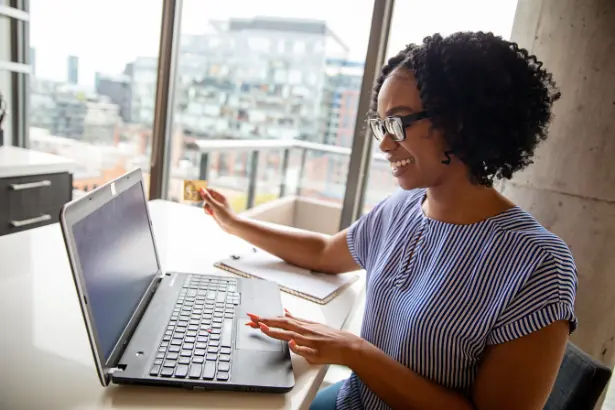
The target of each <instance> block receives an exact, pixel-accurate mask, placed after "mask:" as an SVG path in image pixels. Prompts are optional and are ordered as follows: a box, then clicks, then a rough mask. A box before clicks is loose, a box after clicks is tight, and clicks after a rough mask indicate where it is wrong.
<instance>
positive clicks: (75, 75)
mask: <svg viewBox="0 0 615 410" xmlns="http://www.w3.org/2000/svg"><path fill="white" fill-rule="evenodd" d="M66 69H67V74H66V79H67V81H68V83H69V84H79V57H77V56H68V58H67V59H66Z"/></svg>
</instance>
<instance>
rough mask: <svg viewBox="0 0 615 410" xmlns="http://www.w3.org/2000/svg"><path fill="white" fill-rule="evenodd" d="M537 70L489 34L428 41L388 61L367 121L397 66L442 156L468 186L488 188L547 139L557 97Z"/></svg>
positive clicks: (512, 45) (534, 61)
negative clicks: (443, 149) (460, 170)
mask: <svg viewBox="0 0 615 410" xmlns="http://www.w3.org/2000/svg"><path fill="white" fill-rule="evenodd" d="M542 65H543V64H542V62H540V61H538V59H537V58H536V57H535V56H533V55H530V54H529V53H528V52H527V50H525V49H523V48H520V47H519V46H518V45H517V44H516V43H512V42H509V41H506V40H503V39H502V38H501V37H498V36H495V35H493V34H492V33H483V32H476V33H471V32H460V33H455V34H452V35H450V36H448V37H442V36H441V35H440V34H435V35H433V36H430V37H426V38H425V39H424V40H423V44H421V45H415V44H410V45H408V46H407V47H406V48H405V49H404V50H402V51H401V52H399V53H398V54H397V55H396V56H394V57H392V58H391V59H389V60H388V62H387V63H386V64H385V65H384V67H383V68H382V71H381V74H380V76H379V77H378V79H377V81H376V85H375V88H374V93H373V98H372V104H371V114H375V112H376V110H377V101H378V92H379V91H380V88H381V87H382V84H383V82H384V81H385V79H386V78H387V76H388V75H389V74H391V72H393V71H394V70H395V69H397V68H399V67H405V68H407V69H409V70H410V71H411V72H413V74H414V76H415V78H416V81H417V84H418V89H419V92H420V97H421V100H422V103H423V107H424V109H426V110H428V111H429V112H430V113H431V121H432V123H433V127H434V128H436V129H439V130H442V132H443V135H444V139H445V141H446V144H447V145H448V147H449V150H450V151H448V152H450V153H452V154H454V155H455V156H457V157H458V158H459V159H460V160H461V161H462V162H463V163H464V164H465V165H466V166H467V167H468V170H469V174H470V179H471V180H472V182H474V183H478V184H481V185H485V186H492V185H493V182H494V180H496V179H502V178H506V179H510V178H511V177H512V175H513V173H515V172H516V171H518V170H521V169H523V168H525V167H526V166H527V165H529V164H531V163H532V156H533V155H534V151H535V149H536V146H537V145H538V144H539V143H540V142H541V141H543V140H544V139H546V137H547V128H548V125H549V122H550V121H551V118H552V114H551V106H552V104H553V102H554V101H556V100H557V99H559V97H560V92H559V91H558V89H557V87H556V85H555V82H554V80H553V76H552V75H551V74H550V73H548V72H547V71H546V70H545V69H544V68H543V67H542Z"/></svg>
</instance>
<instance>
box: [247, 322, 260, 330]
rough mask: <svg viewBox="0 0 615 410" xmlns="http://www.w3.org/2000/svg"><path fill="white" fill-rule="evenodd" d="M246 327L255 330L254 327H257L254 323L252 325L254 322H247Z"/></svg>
mask: <svg viewBox="0 0 615 410" xmlns="http://www.w3.org/2000/svg"><path fill="white" fill-rule="evenodd" d="M246 326H250V327H253V328H255V329H256V327H257V326H258V325H257V324H256V323H254V322H247V323H246Z"/></svg>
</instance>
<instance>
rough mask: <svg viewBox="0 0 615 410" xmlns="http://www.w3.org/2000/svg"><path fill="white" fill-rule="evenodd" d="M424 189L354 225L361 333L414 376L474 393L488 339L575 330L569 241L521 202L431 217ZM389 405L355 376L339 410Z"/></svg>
mask: <svg viewBox="0 0 615 410" xmlns="http://www.w3.org/2000/svg"><path fill="white" fill-rule="evenodd" d="M425 192H426V191H425V190H415V191H399V192H397V193H395V194H394V195H392V196H391V197H389V198H388V199H387V200H385V201H383V202H382V203H380V204H379V205H378V206H377V207H376V208H374V209H373V210H372V211H371V212H370V213H368V214H367V215H365V216H364V217H363V218H361V219H360V220H359V221H357V222H356V223H355V224H354V225H353V226H352V227H351V228H350V229H349V231H348V246H349V248H350V252H351V254H352V255H353V257H354V258H355V260H356V261H357V263H359V265H361V266H362V267H363V268H364V269H365V270H366V271H367V301H366V307H365V317H364V320H363V329H362V333H361V336H362V337H363V338H364V339H366V340H367V341H369V342H370V343H372V344H374V345H375V346H377V347H378V348H380V349H381V350H383V351H384V352H385V353H386V354H387V355H389V356H390V357H392V358H394V359H395V360H397V361H399V362H400V363H402V364H404V365H405V366H407V367H408V368H410V369H412V370H413V371H414V372H416V373H418V374H420V375H422V376H423V377H426V378H428V379H430V380H432V381H434V382H437V383H438V384H440V385H442V386H445V387H447V388H449V389H454V390H457V391H459V392H461V393H463V394H465V395H466V396H469V394H470V392H471V390H472V384H473V382H474V379H475V377H476V373H477V371H478V364H479V361H480V359H481V356H482V354H483V352H484V350H485V348H486V346H488V345H493V344H498V343H504V342H506V341H510V340H513V339H516V338H519V337H522V336H525V335H527V334H529V333H531V332H534V331H536V330H539V329H541V328H543V327H545V326H547V325H548V324H550V323H553V322H555V321H557V320H568V321H570V327H571V331H573V330H574V329H575V327H576V317H575V315H574V311H573V304H574V298H575V293H576V286H577V275H576V268H575V264H574V261H573V258H572V255H571V253H570V251H569V249H568V247H567V246H566V244H565V243H564V242H563V241H562V240H561V239H560V238H558V237H557V236H555V235H554V234H552V233H550V232H549V231H547V230H546V229H545V228H543V227H542V226H541V225H540V224H539V223H538V222H537V221H536V220H535V219H534V218H533V217H532V216H531V215H530V214H528V213H527V212H525V211H523V210H522V209H521V208H519V207H515V208H511V209H509V210H507V211H505V212H503V213H501V214H499V215H497V216H494V217H492V218H489V219H487V220H484V221H481V222H478V223H475V224H470V225H454V224H449V223H444V222H439V221H436V220H433V219H430V218H428V217H427V216H425V214H424V213H423V210H422V207H421V204H422V202H423V200H424V198H425ZM387 408H389V407H388V406H387V405H386V404H385V403H384V402H383V401H382V400H380V399H379V398H378V397H377V396H376V395H375V394H374V393H372V392H371V391H370V390H369V388H367V386H366V385H365V384H363V383H362V381H361V380H360V379H359V378H358V377H357V376H356V375H355V374H354V373H353V374H352V376H351V377H350V378H349V379H348V380H347V381H346V382H345V383H344V385H343V386H342V388H341V389H340V392H339V394H338V397H337V409H338V410H346V409H370V410H371V409H387Z"/></svg>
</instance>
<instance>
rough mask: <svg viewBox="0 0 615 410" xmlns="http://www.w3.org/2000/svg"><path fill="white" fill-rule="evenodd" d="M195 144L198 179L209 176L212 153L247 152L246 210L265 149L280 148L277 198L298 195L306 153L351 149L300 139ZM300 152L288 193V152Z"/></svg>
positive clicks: (344, 153)
mask: <svg viewBox="0 0 615 410" xmlns="http://www.w3.org/2000/svg"><path fill="white" fill-rule="evenodd" d="M194 144H195V145H196V146H197V147H198V155H199V157H200V160H199V179H202V180H208V179H209V175H210V166H211V163H210V158H211V154H212V153H214V152H222V153H228V152H241V153H248V154H249V162H248V164H249V170H248V189H247V201H246V209H250V208H253V207H254V205H255V199H256V185H257V178H258V169H259V161H260V156H261V153H263V152H267V151H274V150H276V151H282V165H281V182H280V184H279V197H280V198H282V197H284V196H286V195H289V194H292V195H297V196H299V195H300V194H301V189H302V181H303V177H304V174H305V169H306V161H307V158H308V152H314V153H321V154H329V155H335V156H340V157H344V158H350V154H351V150H350V148H344V147H337V146H333V145H325V144H317V143H312V142H306V141H299V140H196V141H195V142H194ZM296 151H298V152H299V153H300V161H299V172H298V183H297V186H296V192H288V186H287V174H288V169H289V161H290V155H291V153H292V152H296ZM372 161H376V162H380V163H386V162H387V161H386V158H385V157H384V155H383V154H382V153H374V154H372Z"/></svg>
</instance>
